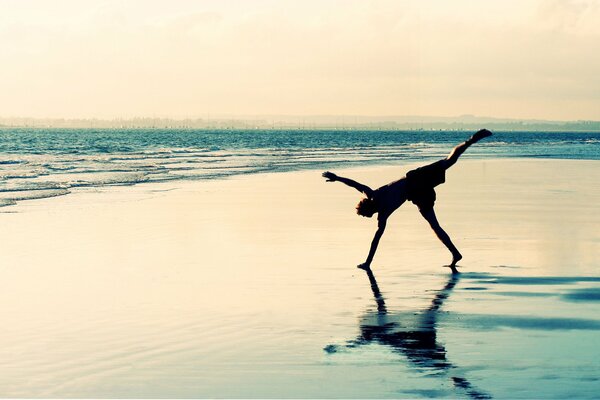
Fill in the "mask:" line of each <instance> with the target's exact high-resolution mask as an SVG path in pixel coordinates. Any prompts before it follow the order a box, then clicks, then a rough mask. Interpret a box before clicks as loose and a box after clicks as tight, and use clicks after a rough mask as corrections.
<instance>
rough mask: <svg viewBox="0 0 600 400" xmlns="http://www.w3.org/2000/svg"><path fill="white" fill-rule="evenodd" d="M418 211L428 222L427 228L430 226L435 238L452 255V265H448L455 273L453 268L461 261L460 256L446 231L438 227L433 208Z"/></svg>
mask: <svg viewBox="0 0 600 400" xmlns="http://www.w3.org/2000/svg"><path fill="white" fill-rule="evenodd" d="M419 211H420V212H421V215H422V216H423V218H425V219H426V220H427V222H429V226H431V229H433V231H434V232H435V234H436V236H437V237H438V238H439V239H440V241H441V242H442V243H443V244H444V245H445V246H446V247H447V248H448V250H450V253H452V263H451V264H450V265H449V267H450V268H451V269H452V272H457V271H456V268H455V267H456V263H457V262H459V261H460V260H461V259H462V255H461V254H460V252H459V251H458V249H457V248H456V246H454V244H453V243H452V240H450V236H448V234H447V233H446V231H444V230H443V229H442V227H441V226H440V223H439V222H438V220H437V217H436V216H435V211H433V208H429V209H426V210H419Z"/></svg>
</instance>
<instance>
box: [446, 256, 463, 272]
mask: <svg viewBox="0 0 600 400" xmlns="http://www.w3.org/2000/svg"><path fill="white" fill-rule="evenodd" d="M462 258H463V257H462V254H460V253H459V252H456V253H454V254H453V255H452V263H451V264H450V265H446V267H448V268H450V269H451V270H452V273H453V274H458V273H459V272H458V270H457V269H456V263H457V262H459V261H460V260H462Z"/></svg>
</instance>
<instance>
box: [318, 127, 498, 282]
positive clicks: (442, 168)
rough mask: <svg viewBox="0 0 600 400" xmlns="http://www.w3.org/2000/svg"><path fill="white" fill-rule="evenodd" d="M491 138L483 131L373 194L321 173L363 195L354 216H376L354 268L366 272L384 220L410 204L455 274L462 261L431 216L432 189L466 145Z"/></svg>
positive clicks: (353, 184)
mask: <svg viewBox="0 0 600 400" xmlns="http://www.w3.org/2000/svg"><path fill="white" fill-rule="evenodd" d="M491 134H492V132H490V131H488V130H487V129H482V130H480V131H478V132H477V133H475V134H474V135H473V136H472V137H471V138H470V139H469V140H467V141H466V142H463V143H461V144H459V145H458V146H456V147H455V148H454V149H453V150H452V152H450V154H449V155H448V157H446V158H445V159H443V160H439V161H437V162H435V163H433V164H430V165H426V166H424V167H421V168H417V169H415V170H412V171H409V172H408V173H407V174H406V176H405V177H403V178H401V179H399V180H397V181H394V182H391V183H389V184H387V185H385V186H382V187H380V188H379V189H376V190H372V189H371V188H370V187H368V186H366V185H363V184H361V183H358V182H356V181H353V180H352V179H348V178H344V177H341V176H338V175H336V174H334V173H333V172H329V171H327V172H324V173H323V177H325V178H327V182H336V181H339V182H342V183H344V184H346V185H348V186H350V187H353V188H354V189H356V190H358V191H359V192H362V193H364V194H365V196H366V197H365V198H363V199H362V200H361V201H360V202H359V203H358V205H357V206H356V212H357V214H359V215H362V216H363V217H369V218H370V217H372V216H373V214H375V213H378V214H379V215H378V216H377V222H378V224H377V232H375V236H374V237H373V241H372V242H371V248H370V250H369V255H368V256H367V260H366V261H365V262H364V263H362V264H360V265H359V266H358V267H359V268H363V269H367V268H369V267H370V265H371V262H372V261H373V256H375V251H376V250H377V245H378V244H379V239H381V236H382V235H383V232H384V231H385V225H386V222H387V219H388V218H389V216H390V215H391V214H392V213H393V212H394V211H396V209H398V207H400V206H401V205H402V203H404V202H405V201H406V200H410V201H412V202H413V203H414V204H415V205H417V207H419V211H420V212H421V215H422V216H423V217H424V218H425V219H426V220H427V222H429V225H430V226H431V228H432V229H433V231H434V232H435V234H436V235H437V237H438V238H439V239H440V240H441V241H442V243H443V244H444V245H445V246H446V247H447V248H448V250H450V252H451V253H452V262H451V264H450V265H449V267H450V268H452V272H457V271H456V268H455V267H456V263H457V262H458V261H459V260H460V259H461V258H462V255H461V254H460V252H459V251H458V249H457V248H456V246H454V244H453V243H452V241H451V240H450V237H449V236H448V234H447V233H446V232H445V231H444V230H443V229H442V227H441V226H440V224H439V223H438V221H437V218H436V216H435V212H434V211H433V204H434V203H435V190H434V187H436V186H437V185H439V184H442V183H444V181H445V175H446V170H447V169H448V168H450V167H451V166H452V165H454V163H456V161H457V160H458V157H460V155H461V154H462V153H464V151H465V150H466V149H467V148H468V147H469V146H470V145H472V144H473V143H476V142H478V141H479V140H481V139H483V138H485V137H488V136H490V135H491Z"/></svg>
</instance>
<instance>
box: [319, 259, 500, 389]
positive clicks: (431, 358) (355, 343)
mask: <svg viewBox="0 0 600 400" xmlns="http://www.w3.org/2000/svg"><path fill="white" fill-rule="evenodd" d="M365 271H366V272H367V276H368V277H369V281H370V282H371V289H372V291H373V297H374V298H375V302H376V303H377V311H376V312H369V313H367V314H366V315H364V316H363V318H362V320H361V324H360V334H359V336H358V337H357V338H356V339H354V340H350V341H348V342H347V344H346V345H345V347H346V348H351V349H352V348H356V347H360V346H362V345H366V344H371V343H379V344H381V345H384V346H390V347H391V348H392V350H393V351H395V352H397V353H400V354H403V355H404V356H405V357H406V358H407V360H408V361H409V362H410V363H412V364H413V365H415V366H416V367H419V368H427V369H432V370H435V371H438V372H440V373H441V374H440V375H443V376H447V377H448V378H450V380H451V381H452V384H453V385H454V387H456V388H457V389H460V390H464V391H465V392H466V394H467V395H468V396H469V397H471V398H473V399H489V398H490V396H489V395H488V394H486V393H484V392H481V391H479V390H478V389H476V388H475V387H474V386H473V385H472V384H471V383H470V382H469V381H468V380H467V379H466V378H465V377H462V376H457V373H458V372H457V367H456V365H453V364H452V363H450V362H449V361H448V360H447V358H446V349H445V348H444V346H443V345H442V344H440V343H438V341H437V318H438V315H439V311H440V308H441V307H442V305H443V304H444V300H446V299H447V298H448V296H449V295H450V293H451V292H452V289H454V286H456V284H457V283H458V280H459V276H460V275H455V274H452V275H451V277H450V279H449V280H448V282H447V283H446V285H445V286H444V288H443V289H441V290H440V291H438V292H437V294H436V295H435V297H434V298H433V299H432V300H431V304H430V305H429V307H427V308H426V309H424V310H421V311H420V312H419V313H415V312H414V311H408V312H402V313H390V312H389V311H388V309H387V307H386V304H385V299H384V297H383V295H382V294H381V291H380V290H379V286H378V285H377V280H376V279H375V275H373V272H372V271H371V269H370V268H367V269H365ZM339 348H340V347H339V346H337V345H329V346H327V347H325V351H327V352H328V353H335V352H337V351H338V349H339Z"/></svg>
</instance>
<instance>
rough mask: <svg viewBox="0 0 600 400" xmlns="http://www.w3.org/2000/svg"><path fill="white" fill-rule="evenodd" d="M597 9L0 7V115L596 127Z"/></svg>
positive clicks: (457, 5)
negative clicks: (480, 120)
mask: <svg viewBox="0 0 600 400" xmlns="http://www.w3.org/2000/svg"><path fill="white" fill-rule="evenodd" d="M597 21H600V2H599V1H584V0H581V1H560V0H545V1H539V0H536V1H528V0H526V1H506V0H504V1H486V2H481V1H466V0H458V1H452V2H447V1H441V0H438V1H434V0H425V1H364V0H361V1H323V0H321V1H241V0H240V1H184V0H171V1H127V2H122V1H90V0H83V1H81V0H79V1H52V2H49V1H43V0H39V1H36V0H21V1H16V0H4V1H0V48H2V49H3V50H2V52H0V63H1V65H2V74H1V75H0V115H4V116H11V115H12V116H34V117H104V118H106V117H121V116H122V117H129V116H136V115H139V116H153V115H154V116H170V117H184V116H190V117H204V116H207V115H217V114H238V115H242V114H246V115H249V114H295V115H308V114H343V115H352V114H358V115H408V114H416V115H443V116H450V115H460V114H477V115H490V116H499V117H514V118H546V119H598V118H599V117H600V74H599V73H598V71H600V24H598V23H597Z"/></svg>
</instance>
